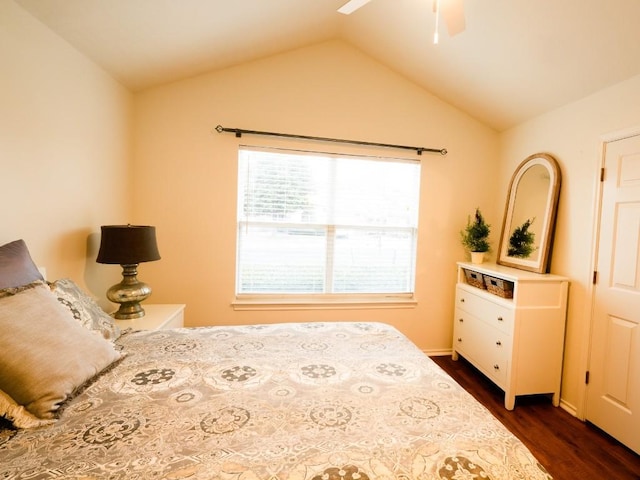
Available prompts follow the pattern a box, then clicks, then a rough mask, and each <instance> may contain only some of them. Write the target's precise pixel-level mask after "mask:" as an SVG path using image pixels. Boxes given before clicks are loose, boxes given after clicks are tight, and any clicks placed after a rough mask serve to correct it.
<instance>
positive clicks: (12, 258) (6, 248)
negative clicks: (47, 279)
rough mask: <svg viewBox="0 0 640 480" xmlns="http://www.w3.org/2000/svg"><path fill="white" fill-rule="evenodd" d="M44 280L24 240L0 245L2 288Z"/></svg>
mask: <svg viewBox="0 0 640 480" xmlns="http://www.w3.org/2000/svg"><path fill="white" fill-rule="evenodd" d="M36 280H44V279H43V278H42V275H41V274H40V272H39V271H38V267H36V265H35V263H33V260H32V259H31V255H29V250H28V249H27V245H26V243H24V240H15V241H13V242H10V243H7V244H5V245H2V246H0V290H2V289H4V288H14V287H20V286H22V285H26V284H28V283H31V282H34V281H36Z"/></svg>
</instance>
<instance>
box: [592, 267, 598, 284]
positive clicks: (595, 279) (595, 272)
mask: <svg viewBox="0 0 640 480" xmlns="http://www.w3.org/2000/svg"><path fill="white" fill-rule="evenodd" d="M596 283H598V272H597V271H596V270H594V271H593V284H594V285H595V284H596Z"/></svg>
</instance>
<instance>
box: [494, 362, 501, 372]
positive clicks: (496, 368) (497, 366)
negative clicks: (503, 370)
mask: <svg viewBox="0 0 640 480" xmlns="http://www.w3.org/2000/svg"><path fill="white" fill-rule="evenodd" d="M493 369H494V370H495V371H496V372H497V371H498V370H500V365H498V364H497V363H496V364H495V365H494V366H493Z"/></svg>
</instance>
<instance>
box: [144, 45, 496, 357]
mask: <svg viewBox="0 0 640 480" xmlns="http://www.w3.org/2000/svg"><path fill="white" fill-rule="evenodd" d="M135 111H136V119H135V134H134V138H135V143H136V144H135V159H134V165H133V175H134V179H135V188H134V195H135V201H134V208H135V213H134V220H135V221H136V222H138V223H148V224H152V225H156V227H157V229H158V230H157V233H158V242H159V248H160V253H161V255H162V257H163V258H162V260H161V261H158V262H153V263H149V264H145V265H142V266H141V267H140V269H139V276H140V278H141V279H143V280H145V281H147V282H148V283H150V284H151V286H152V287H153V289H154V293H153V295H152V299H150V300H149V301H153V302H161V303H169V302H175V303H178V302H179V303H186V304H187V311H186V323H187V325H190V326H196V325H211V324H231V323H254V322H258V323H259V322H275V321H299V320H347V319H351V320H354V319H355V320H379V321H384V322H388V323H391V324H393V325H395V326H397V327H398V328H399V329H400V330H401V331H403V332H404V333H405V334H407V335H408V336H409V337H410V338H411V339H412V340H413V341H414V342H416V343H417V344H418V345H419V346H420V347H421V348H423V349H425V350H430V351H437V350H448V349H450V348H451V330H452V328H451V325H452V316H453V294H454V284H455V262H456V261H457V260H460V259H462V258H463V257H464V252H463V250H462V247H461V246H460V243H459V235H458V232H459V230H460V229H461V228H462V227H463V226H464V224H465V223H466V219H467V215H468V214H470V213H473V210H474V208H475V207H476V206H480V207H481V208H482V209H483V212H485V213H486V215H487V218H488V220H489V221H490V222H491V223H493V224H494V225H499V216H500V215H501V211H500V212H499V213H498V210H497V209H495V206H494V205H495V202H494V195H495V192H494V189H493V188H492V187H489V188H488V187H487V186H488V185H493V183H494V178H495V176H496V175H497V173H498V166H497V162H496V160H497V142H498V139H497V134H496V133H495V132H494V131H493V130H491V129H489V128H487V127H486V126H483V125H482V124H480V123H478V122H477V121H475V120H473V119H471V118H470V117H469V116H467V115H466V114H464V113H461V112H460V111H458V110H455V109H454V108H452V107H451V106H449V105H447V104H445V103H443V102H442V101H440V100H438V99H437V98H435V97H433V96H432V95H430V94H428V93H426V92H425V91H424V90H423V89H421V88H419V87H418V86H416V85H414V84H412V83H411V82H409V81H407V80H406V79H404V78H403V77H400V76H399V75H397V74H395V73H393V72H392V71H390V70H388V69H387V68H386V67H384V66H382V65H380V64H378V63H376V62H374V61H372V60H371V59H370V58H369V57H367V56H365V55H363V54H361V53H360V52H359V51H357V50H355V49H353V48H352V47H350V46H348V45H347V44H345V43H342V42H328V43H323V44H319V45H315V46H312V47H308V48H304V49H301V50H296V51H292V52H288V53H285V54H282V55H278V56H274V57H270V58H266V59H263V60H261V61H256V62H252V63H248V64H245V65H241V66H238V67H235V68H230V69H226V70H224V71H220V72H216V73H212V74H209V75H204V76H200V77H197V78H193V79H189V80H185V81H181V82H177V83H174V84H170V85H166V86H163V87H160V88H155V89H151V90H148V91H146V92H144V93H141V94H138V95H136V98H135ZM218 124H221V125H223V126H225V127H235V128H246V129H255V130H267V131H275V132H286V133H299V134H304V135H316V136H325V137H338V138H353V139H361V140H370V141H375V142H384V143H398V144H408V145H418V146H425V147H431V146H434V147H446V148H447V149H448V150H449V154H448V155H447V156H446V157H442V156H440V155H424V156H423V157H422V158H423V159H422V166H423V170H422V198H421V206H420V219H419V221H420V226H419V228H420V233H419V245H418V265H417V281H416V297H417V299H418V306H417V307H416V308H410V309H378V310H307V311H258V312H246V311H234V310H233V309H232V307H231V302H232V300H233V299H234V285H235V240H236V225H235V220H236V177H237V172H236V169H237V145H238V140H237V139H236V138H235V137H234V136H233V135H232V134H218V133H215V132H214V133H212V130H213V128H214V127H215V126H216V125H218ZM242 142H245V143H253V144H265V143H267V142H271V140H269V139H266V138H264V137H253V138H250V137H249V136H244V137H243V138H242ZM285 143H286V142H285ZM320 146H321V147H323V148H326V145H320ZM392 153H397V152H392ZM414 158H415V157H414ZM500 210H501V206H500ZM497 228H498V229H499V227H497ZM496 240H497V237H496ZM496 247H497V244H496Z"/></svg>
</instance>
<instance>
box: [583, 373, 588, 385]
mask: <svg viewBox="0 0 640 480" xmlns="http://www.w3.org/2000/svg"><path fill="white" fill-rule="evenodd" d="M584 383H586V384H587V385H589V370H587V372H586V373H585V374H584Z"/></svg>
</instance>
